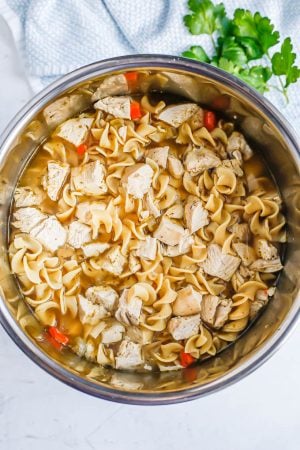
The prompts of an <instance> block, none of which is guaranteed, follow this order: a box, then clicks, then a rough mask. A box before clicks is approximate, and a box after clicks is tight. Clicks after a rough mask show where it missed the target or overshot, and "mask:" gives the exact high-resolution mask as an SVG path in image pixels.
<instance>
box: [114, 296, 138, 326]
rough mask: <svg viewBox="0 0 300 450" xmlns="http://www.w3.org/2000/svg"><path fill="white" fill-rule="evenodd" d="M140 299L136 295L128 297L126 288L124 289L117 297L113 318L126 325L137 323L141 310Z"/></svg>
mask: <svg viewBox="0 0 300 450" xmlns="http://www.w3.org/2000/svg"><path fill="white" fill-rule="evenodd" d="M142 304H143V302H142V300H141V299H140V298H138V297H131V298H130V299H129V298H128V289H124V291H123V292H122V295H121V297H120V299H119V305H118V309H117V311H116V313H115V318H116V319H117V320H118V321H119V322H123V323H126V324H127V325H130V324H132V325H138V324H139V318H140V315H141V310H142Z"/></svg>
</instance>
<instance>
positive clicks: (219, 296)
mask: <svg viewBox="0 0 300 450" xmlns="http://www.w3.org/2000/svg"><path fill="white" fill-rule="evenodd" d="M122 77H123V78H122ZM105 82H106V83H108V81H107V80H106V81H105ZM105 82H104V83H105ZM109 82H110V85H111V86H114V87H115V88H116V87H118V86H119V85H120V84H122V83H125V82H126V78H125V77H124V76H123V75H118V76H115V77H110V81H109ZM118 93H119V92H115V94H118ZM105 94H106V91H105V89H103V85H102V87H101V86H100V87H99V88H98V89H97V90H96V91H95V93H94V94H93V97H92V100H93V102H94V110H93V111H89V112H87V113H83V114H80V115H79V116H77V117H74V118H71V119H68V120H66V121H65V122H63V123H61V124H60V125H59V126H58V128H56V129H55V131H54V132H53V133H52V135H51V137H50V138H49V139H48V140H47V141H46V142H45V143H44V144H43V145H42V147H41V148H40V149H39V151H38V153H37V154H36V156H35V157H34V159H33V160H32V161H31V162H30V163H29V164H28V167H27V168H26V170H25V172H24V174H23V176H22V177H21V179H20V183H19V185H18V187H17V188H16V190H15V193H14V207H13V213H12V220H11V242H10V248H9V255H10V261H11V267H12V271H13V272H14V273H15V274H16V276H17V278H18V281H19V285H20V289H21V291H22V294H23V296H24V298H25V300H26V302H27V303H28V305H30V307H31V308H32V310H33V312H34V314H35V315H36V316H37V318H38V319H39V320H40V321H41V322H42V324H43V325H44V326H45V338H47V339H49V340H50V342H52V343H53V345H58V346H59V347H60V348H62V349H63V346H64V345H67V346H69V347H70V348H72V349H73V351H74V352H76V353H77V354H78V355H80V356H81V357H84V358H87V359H89V360H91V361H95V362H97V363H98V364H100V365H105V366H112V367H114V368H116V369H124V370H157V369H159V370H163V371H164V370H173V369H179V368H181V367H187V366H188V365H190V364H191V363H193V362H194V361H195V360H198V359H200V360H201V359H204V358H207V357H208V356H212V355H215V354H216V353H217V352H219V351H220V350H221V349H223V348H224V347H226V346H227V345H228V344H229V343H230V342H233V341H235V340H236V339H237V337H238V336H239V334H240V333H241V332H242V331H243V330H245V329H246V327H247V326H248V325H249V323H251V321H252V320H253V319H254V317H255V316H256V315H257V314H258V312H259V311H260V310H261V308H263V307H264V306H265V305H266V304H267V303H268V301H269V299H270V297H271V296H272V295H273V293H274V290H275V287H274V284H275V280H276V277H277V275H278V272H279V271H280V270H281V269H282V263H281V261H280V256H279V245H280V243H281V242H284V240H285V231H284V225H285V220H284V217H283V215H282V213H281V212H280V210H281V197H280V195H279V193H278V191H277V190H276V187H275V185H274V183H273V181H272V179H271V178H270V176H269V175H268V173H267V172H266V170H265V168H264V166H263V163H262V161H261V160H260V158H259V157H258V155H253V150H252V149H251V147H250V146H249V144H248V143H247V141H246V139H245V137H244V136H243V135H242V134H241V133H240V132H239V131H236V130H234V126H233V124H232V123H228V122H226V121H225V120H224V119H221V118H217V117H216V115H215V114H214V113H213V112H211V111H205V110H203V109H202V108H201V107H200V106H199V105H197V104H195V103H188V102H184V103H183V102H181V103H177V104H169V105H166V104H165V102H163V101H160V102H158V103H156V104H154V103H153V102H151V101H150V99H149V98H148V97H147V96H144V97H135V98H132V97H130V96H129V95H119V96H117V95H114V96H109V95H105Z"/></svg>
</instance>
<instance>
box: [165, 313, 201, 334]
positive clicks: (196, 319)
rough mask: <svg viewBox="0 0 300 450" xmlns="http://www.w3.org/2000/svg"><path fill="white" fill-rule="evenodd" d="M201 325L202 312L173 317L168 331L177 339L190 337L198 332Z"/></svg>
mask: <svg viewBox="0 0 300 450" xmlns="http://www.w3.org/2000/svg"><path fill="white" fill-rule="evenodd" d="M199 327H200V314H195V315H193V316H185V317H173V318H172V319H171V320H170V321H169V323H168V331H169V333H170V334H171V335H172V337H173V339H175V341H180V340H181V339H188V338H189V337H191V336H194V335H195V334H198V332H199Z"/></svg>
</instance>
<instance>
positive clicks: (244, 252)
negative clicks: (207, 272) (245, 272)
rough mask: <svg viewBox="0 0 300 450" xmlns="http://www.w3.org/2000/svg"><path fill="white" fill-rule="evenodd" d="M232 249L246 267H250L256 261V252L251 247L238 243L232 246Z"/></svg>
mask: <svg viewBox="0 0 300 450" xmlns="http://www.w3.org/2000/svg"><path fill="white" fill-rule="evenodd" d="M232 247H233V249H234V250H235V252H236V253H237V255H238V256H239V257H240V258H241V260H242V263H243V264H244V266H246V267H248V266H250V264H252V263H253V262H254V261H255V258H256V256H255V251H254V250H253V248H252V247H250V246H249V245H247V244H244V243H243V242H236V243H233V244H232Z"/></svg>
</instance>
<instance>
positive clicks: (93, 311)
mask: <svg viewBox="0 0 300 450" xmlns="http://www.w3.org/2000/svg"><path fill="white" fill-rule="evenodd" d="M78 311H79V319H80V321H81V322H82V323H83V324H89V325H97V324H98V323H99V321H100V320H101V319H104V318H105V317H108V316H109V313H108V311H107V310H106V309H105V308H104V306H103V305H97V304H96V305H95V304H94V303H92V302H91V301H89V300H88V299H87V298H85V297H84V296H83V295H80V294H79V295H78Z"/></svg>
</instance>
